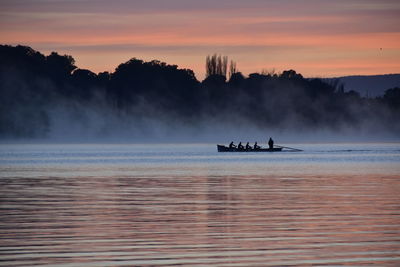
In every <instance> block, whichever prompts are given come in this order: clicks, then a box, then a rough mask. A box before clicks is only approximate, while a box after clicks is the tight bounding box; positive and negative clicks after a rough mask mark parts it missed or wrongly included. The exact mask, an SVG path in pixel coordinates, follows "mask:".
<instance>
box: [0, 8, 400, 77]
mask: <svg viewBox="0 0 400 267" xmlns="http://www.w3.org/2000/svg"><path fill="white" fill-rule="evenodd" d="M0 43H2V44H11V45H16V44H23V45H29V46H31V47H32V48H34V49H36V50H39V51H40V52H42V53H45V54H48V53H49V52H51V51H57V52H59V53H61V54H70V55H72V56H73V57H74V58H75V60H76V64H77V65H78V66H79V67H80V68H88V69H90V70H92V71H95V72H100V71H113V70H114V69H115V67H116V66H117V65H118V64H119V63H122V62H125V61H127V60H129V59H130V58H132V57H136V58H140V59H144V60H151V59H158V60H162V61H165V62H167V63H170V64H177V65H179V67H181V68H190V69H193V70H194V71H195V72H196V75H197V77H198V78H199V79H203V78H204V63H205V57H206V56H207V55H208V54H213V53H219V54H224V55H227V56H229V58H230V59H232V60H234V61H236V62H237V64H238V68H239V70H240V71H242V72H243V73H244V74H249V73H252V72H259V71H261V70H263V69H264V70H272V69H275V70H276V71H282V70H285V69H295V70H296V71H298V72H300V73H302V74H303V75H304V76H307V77H311V76H312V77H315V76H318V77H332V76H339V75H352V74H383V73H400V1H399V0H335V1H329V0H246V1H245V0H201V1H199V0H146V1H144V0H140V1H139V0H130V1H128V0H113V1H108V0H79V1H78V0H0Z"/></svg>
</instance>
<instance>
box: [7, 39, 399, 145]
mask: <svg viewBox="0 0 400 267" xmlns="http://www.w3.org/2000/svg"><path fill="white" fill-rule="evenodd" d="M0 58H1V61H0V96H1V97H0V137H2V138H9V137H45V136H46V135H47V134H48V133H49V131H51V127H52V125H53V124H54V119H52V115H53V114H54V110H55V108H57V106H59V105H61V104H62V105H66V106H68V107H69V108H70V111H71V112H72V111H73V110H74V108H76V107H77V106H86V107H99V108H101V109H104V110H107V112H109V113H113V114H125V115H126V116H128V117H129V118H131V119H132V120H133V121H134V120H140V119H142V118H144V117H146V118H152V119H154V120H163V121H171V122H172V121H173V122H179V123H183V124H186V125H193V126H196V125H198V123H199V122H200V121H201V122H203V123H204V122H207V121H208V120H210V121H211V120H212V121H213V122H218V123H226V124H230V125H238V127H243V125H251V126H254V127H258V128H260V129H288V130H293V129H298V128H301V129H319V128H327V129H331V130H337V129H339V128H343V127H351V128H354V129H357V128H361V127H365V125H367V126H368V127H367V129H369V130H374V129H379V128H385V129H387V130H389V131H392V132H400V129H399V126H398V121H399V118H400V116H399V115H400V88H390V89H388V90H386V92H385V94H384V96H382V97H377V98H365V97H361V96H360V95H359V94H358V93H357V92H354V91H349V92H345V91H344V90H343V87H342V86H340V84H338V83H335V82H333V83H328V82H324V81H322V80H321V79H307V78H304V77H303V76H302V75H301V74H299V73H297V72H296V71H294V70H286V71H283V72H282V73H272V72H271V73H266V72H262V73H252V74H250V75H248V77H245V76H244V75H243V74H242V73H241V72H239V71H238V69H237V66H236V63H235V62H233V61H230V62H229V61H228V58H227V57H226V56H220V55H211V56H208V57H207V58H206V78H205V79H204V80H203V81H198V80H197V79H196V77H195V74H194V72H193V71H192V70H190V69H180V68H178V66H176V65H169V64H167V63H164V62H160V61H158V60H153V61H149V62H146V61H143V60H140V59H137V58H132V59H130V60H128V61H127V62H125V63H122V64H120V65H119V66H118V67H117V68H116V69H115V71H114V72H112V73H109V72H100V73H97V74H96V73H93V72H92V71H90V70H87V69H80V68H78V67H77V66H76V65H75V60H74V59H73V57H72V56H69V55H59V54H58V53H56V52H52V53H51V54H49V55H47V56H46V55H43V54H41V53H39V52H38V51H35V50H33V49H32V48H30V47H27V46H9V45H1V46H0ZM228 62H229V63H228ZM77 118H78V119H79V116H78V117H77ZM393 122H397V123H393Z"/></svg>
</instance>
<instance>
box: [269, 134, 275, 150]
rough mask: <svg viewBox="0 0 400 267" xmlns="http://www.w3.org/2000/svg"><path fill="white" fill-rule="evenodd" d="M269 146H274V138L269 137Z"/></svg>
mask: <svg viewBox="0 0 400 267" xmlns="http://www.w3.org/2000/svg"><path fill="white" fill-rule="evenodd" d="M268 146H269V149H273V148H274V140H272V138H271V137H270V138H269V141H268Z"/></svg>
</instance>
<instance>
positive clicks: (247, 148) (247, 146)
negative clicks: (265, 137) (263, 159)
mask: <svg viewBox="0 0 400 267" xmlns="http://www.w3.org/2000/svg"><path fill="white" fill-rule="evenodd" d="M250 149H251V145H249V142H247V144H246V150H250Z"/></svg>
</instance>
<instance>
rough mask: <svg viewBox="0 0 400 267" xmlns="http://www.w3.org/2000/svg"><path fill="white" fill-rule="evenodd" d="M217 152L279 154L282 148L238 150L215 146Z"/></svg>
mask: <svg viewBox="0 0 400 267" xmlns="http://www.w3.org/2000/svg"><path fill="white" fill-rule="evenodd" d="M217 149H218V152H280V151H282V147H274V148H258V149H238V148H230V147H227V146H223V145H217Z"/></svg>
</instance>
